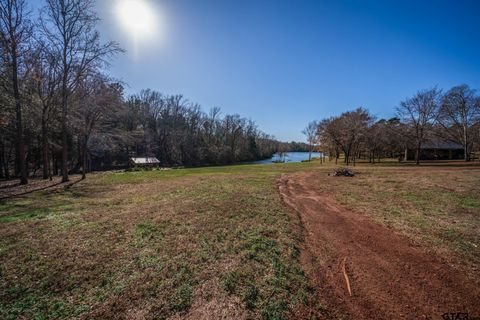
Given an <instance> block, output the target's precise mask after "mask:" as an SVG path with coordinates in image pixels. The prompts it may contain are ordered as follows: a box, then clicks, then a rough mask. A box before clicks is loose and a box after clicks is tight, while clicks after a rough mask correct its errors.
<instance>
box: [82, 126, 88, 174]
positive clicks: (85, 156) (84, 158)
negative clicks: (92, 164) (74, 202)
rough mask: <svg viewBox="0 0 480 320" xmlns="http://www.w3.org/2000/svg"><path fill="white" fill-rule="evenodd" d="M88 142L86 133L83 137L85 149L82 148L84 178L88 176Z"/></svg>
mask: <svg viewBox="0 0 480 320" xmlns="http://www.w3.org/2000/svg"><path fill="white" fill-rule="evenodd" d="M87 143H88V138H87V136H86V135H85V136H84V137H83V150H82V180H84V179H85V178H86V177H87Z"/></svg>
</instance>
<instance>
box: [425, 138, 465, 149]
mask: <svg viewBox="0 0 480 320" xmlns="http://www.w3.org/2000/svg"><path fill="white" fill-rule="evenodd" d="M422 149H445V150H458V149H463V146H462V145H461V144H458V143H455V142H451V141H445V140H431V141H428V142H426V143H424V144H423V145H422Z"/></svg>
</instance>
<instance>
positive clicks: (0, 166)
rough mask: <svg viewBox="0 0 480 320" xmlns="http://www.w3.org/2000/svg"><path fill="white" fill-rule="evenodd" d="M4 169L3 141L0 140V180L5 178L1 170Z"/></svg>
mask: <svg viewBox="0 0 480 320" xmlns="http://www.w3.org/2000/svg"><path fill="white" fill-rule="evenodd" d="M4 168H5V144H4V143H3V140H0V178H2V179H3V178H5V177H6V174H4V171H3V169H4Z"/></svg>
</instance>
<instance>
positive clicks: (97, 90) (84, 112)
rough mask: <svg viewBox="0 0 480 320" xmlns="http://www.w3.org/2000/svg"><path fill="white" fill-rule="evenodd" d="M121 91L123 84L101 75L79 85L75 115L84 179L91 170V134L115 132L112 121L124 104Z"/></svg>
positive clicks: (89, 78) (74, 109)
mask: <svg viewBox="0 0 480 320" xmlns="http://www.w3.org/2000/svg"><path fill="white" fill-rule="evenodd" d="M121 92H122V88H121V86H118V85H116V83H110V82H109V81H108V79H107V78H106V77H105V76H103V75H101V74H92V75H91V76H89V77H87V78H85V79H84V80H83V81H82V82H81V83H80V84H79V88H78V90H77V92H76V94H77V95H79V97H78V99H75V103H74V108H73V114H74V116H75V117H74V119H75V120H74V126H75V128H76V132H77V133H78V135H79V137H80V139H79V141H80V143H81V154H80V157H81V160H80V163H81V166H82V179H85V177H86V173H87V167H88V165H87V159H88V156H89V155H88V154H89V143H90V137H91V136H92V135H93V134H95V133H102V134H103V135H108V134H111V133H112V132H113V131H114V130H113V129H112V126H111V122H112V121H113V120H114V119H115V115H116V114H117V113H118V112H119V110H120V109H121V107H122V94H121Z"/></svg>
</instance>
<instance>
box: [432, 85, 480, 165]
mask: <svg viewBox="0 0 480 320" xmlns="http://www.w3.org/2000/svg"><path fill="white" fill-rule="evenodd" d="M479 119H480V105H479V104H478V98H477V97H476V93H475V90H473V89H470V87H469V86H467V85H465V84H464V85H461V86H457V87H453V88H452V89H450V90H449V91H448V92H447V93H446V94H445V95H444V96H443V98H442V102H441V107H440V111H439V116H438V123H439V124H440V125H441V126H442V128H443V130H442V132H441V133H444V134H445V136H446V138H447V139H449V140H452V141H454V142H457V143H459V144H461V145H462V146H463V150H464V160H465V161H469V160H470V150H471V149H472V145H473V140H472V136H473V134H474V133H473V132H472V131H473V130H474V125H475V124H476V123H477V122H478V121H479Z"/></svg>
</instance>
